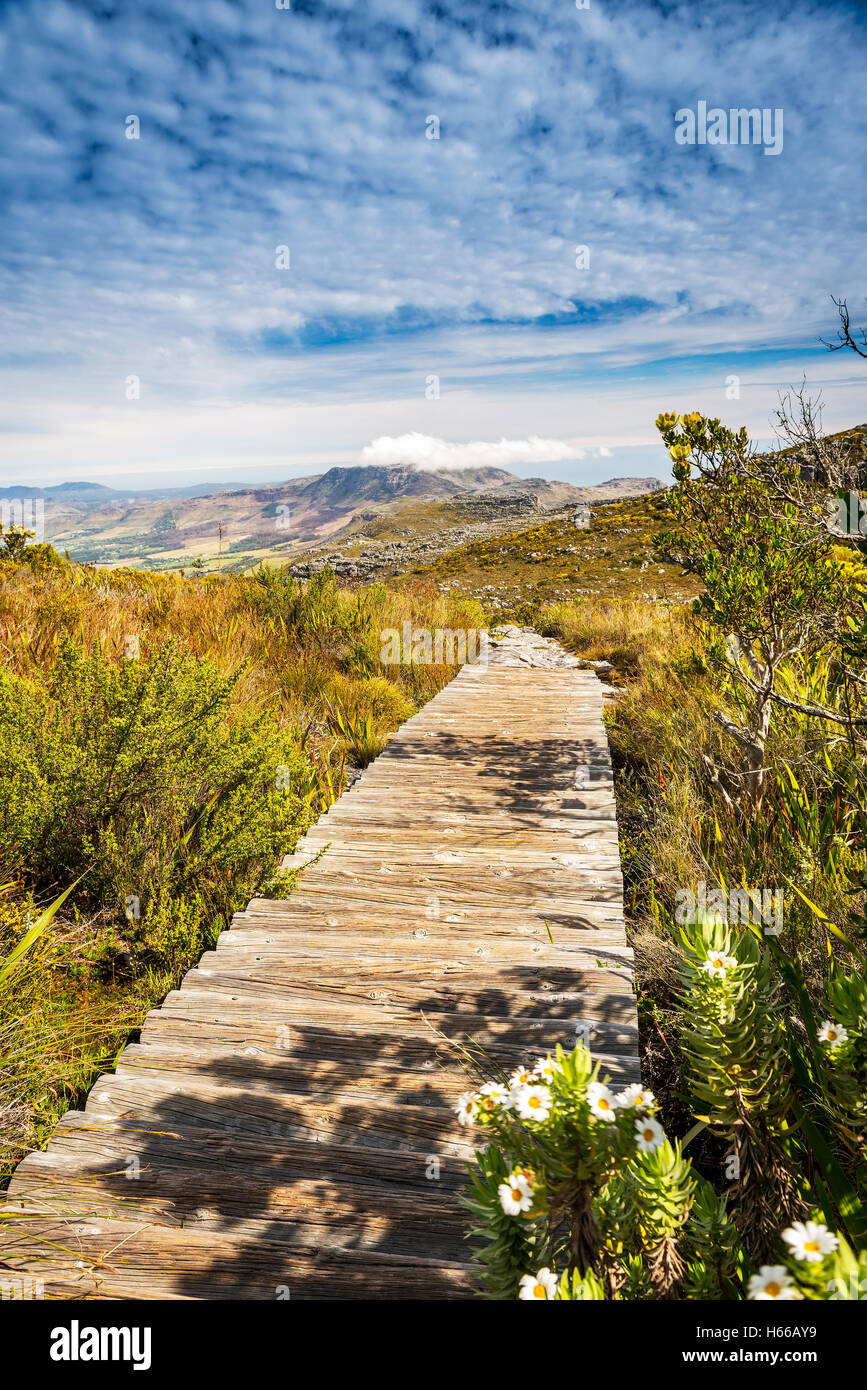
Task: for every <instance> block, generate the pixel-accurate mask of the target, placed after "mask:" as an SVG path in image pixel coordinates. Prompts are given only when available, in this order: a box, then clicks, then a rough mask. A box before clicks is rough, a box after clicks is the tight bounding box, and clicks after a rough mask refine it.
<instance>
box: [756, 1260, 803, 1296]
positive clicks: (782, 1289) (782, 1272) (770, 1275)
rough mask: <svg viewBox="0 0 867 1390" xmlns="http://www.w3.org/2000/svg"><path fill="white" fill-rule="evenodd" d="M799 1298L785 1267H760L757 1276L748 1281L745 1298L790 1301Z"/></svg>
mask: <svg viewBox="0 0 867 1390" xmlns="http://www.w3.org/2000/svg"><path fill="white" fill-rule="evenodd" d="M800 1297H801V1295H800V1293H799V1292H798V1290H797V1289H796V1287H795V1285H794V1284H793V1283H792V1278H791V1275H790V1274H789V1271H788V1270H787V1269H786V1266H785V1265H762V1267H761V1269H760V1270H759V1272H758V1274H754V1275H753V1276H752V1278H751V1279H750V1283H749V1288H748V1290H747V1298H754V1299H767V1298H782V1299H785V1300H791V1299H793V1298H800Z"/></svg>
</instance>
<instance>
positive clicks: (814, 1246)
mask: <svg viewBox="0 0 867 1390" xmlns="http://www.w3.org/2000/svg"><path fill="white" fill-rule="evenodd" d="M804 1249H805V1250H816V1251H818V1249H819V1242H818V1241H816V1240H805V1241H804Z"/></svg>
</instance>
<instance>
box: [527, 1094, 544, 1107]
mask: <svg viewBox="0 0 867 1390" xmlns="http://www.w3.org/2000/svg"><path fill="white" fill-rule="evenodd" d="M527 1104H528V1105H529V1106H530V1108H531V1110H538V1108H539V1106H540V1105H541V1104H542V1102H541V1101H540V1099H539V1097H538V1096H531V1097H530V1099H529V1100H528V1101H527Z"/></svg>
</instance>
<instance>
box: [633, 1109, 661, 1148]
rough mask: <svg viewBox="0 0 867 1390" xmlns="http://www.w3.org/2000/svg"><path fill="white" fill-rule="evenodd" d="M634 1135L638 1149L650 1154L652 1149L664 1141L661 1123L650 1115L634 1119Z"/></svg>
mask: <svg viewBox="0 0 867 1390" xmlns="http://www.w3.org/2000/svg"><path fill="white" fill-rule="evenodd" d="M635 1137H636V1139H637V1140H638V1148H639V1151H640V1152H641V1153H643V1154H652V1153H653V1150H654V1149H658V1148H659V1146H660V1144H664V1143H665V1131H664V1130H663V1128H662V1125H661V1124H660V1123H659V1120H654V1119H652V1118H651V1116H650V1115H644V1116H642V1118H641V1119H640V1120H636V1121H635Z"/></svg>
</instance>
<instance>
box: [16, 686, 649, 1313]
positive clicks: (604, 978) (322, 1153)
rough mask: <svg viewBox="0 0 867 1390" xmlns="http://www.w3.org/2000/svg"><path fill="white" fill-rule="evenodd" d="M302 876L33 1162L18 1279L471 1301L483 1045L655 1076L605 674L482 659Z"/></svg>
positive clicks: (268, 1294) (234, 935)
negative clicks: (461, 1119) (471, 1117)
mask: <svg viewBox="0 0 867 1390" xmlns="http://www.w3.org/2000/svg"><path fill="white" fill-rule="evenodd" d="M285 863H286V866H287V867H297V868H299V869H300V870H301V873H300V876H299V879H298V882H297V886H296V889H295V891H294V892H293V893H292V895H291V897H290V898H289V899H288V900H286V901H273V900H268V899H262V898H257V899H254V900H253V902H251V903H250V904H249V906H248V907H247V909H246V910H245V911H244V912H239V913H237V914H236V916H235V918H234V920H233V923H232V927H231V930H230V931H228V932H224V933H223V935H222V936H221V937H220V939H219V941H218V943H217V947H216V950H213V951H208V952H206V953H205V955H204V956H203V957H202V959H201V960H200V961H199V963H198V965H197V966H196V967H195V968H194V969H192V970H190V971H189V973H188V974H187V976H186V977H185V979H184V981H183V984H182V987H181V988H180V989H179V990H174V991H173V992H172V993H171V994H170V995H169V996H168V997H167V999H166V1000H165V1002H164V1003H163V1005H162V1007H161V1008H160V1009H158V1010H155V1011H154V1012H153V1013H151V1014H150V1015H149V1016H148V1019H147V1022H146V1024H145V1027H144V1028H143V1029H142V1032H141V1038H140V1041H138V1042H136V1043H133V1044H130V1045H129V1046H128V1047H127V1048H126V1049H125V1050H124V1052H123V1054H122V1055H121V1058H120V1060H119V1063H118V1067H117V1070H116V1072H115V1074H113V1075H111V1076H105V1077H103V1078H102V1079H101V1080H99V1081H98V1082H97V1083H96V1085H95V1086H94V1087H93V1090H92V1091H91V1093H90V1095H89V1097H88V1100H87V1105H86V1107H85V1109H84V1111H80V1112H73V1113H71V1114H68V1115H66V1116H65V1117H64V1119H63V1120H62V1121H61V1122H60V1123H59V1124H58V1126H57V1128H56V1130H55V1132H54V1135H53V1136H52V1139H51V1142H50V1143H49V1145H48V1147H47V1149H46V1150H45V1151H44V1152H41V1153H34V1154H31V1155H29V1156H28V1157H27V1158H26V1159H25V1160H24V1162H23V1163H21V1164H20V1166H19V1168H18V1169H17V1171H16V1173H15V1175H14V1178H13V1181H12V1184H11V1186H10V1189H9V1192H8V1195H7V1202H6V1214H7V1215H8V1216H10V1217H12V1216H14V1218H15V1219H14V1220H10V1221H9V1222H7V1223H6V1224H7V1227H8V1228H10V1231H11V1233H10V1234H7V1235H6V1236H5V1237H4V1246H5V1255H6V1262H7V1269H6V1271H4V1272H3V1274H2V1278H3V1279H4V1280H5V1281H6V1282H7V1283H8V1282H10V1281H12V1282H14V1281H15V1280H16V1279H18V1280H20V1281H21V1282H22V1284H23V1286H24V1287H25V1289H26V1286H27V1280H39V1281H42V1282H43V1284H44V1286H45V1291H46V1294H47V1295H48V1296H57V1297H61V1298H81V1299H87V1298H101V1299H126V1298H148V1299H154V1298H157V1299H161V1298H168V1299H236V1298H242V1299H280V1298H286V1297H290V1298H301V1299H305V1298H315V1299H334V1298H336V1299H345V1298H362V1299H363V1298H373V1299H380V1298H383V1299H403V1298H415V1299H430V1298H434V1299H439V1298H465V1297H468V1296H469V1295H470V1293H471V1291H472V1277H471V1271H470V1267H469V1261H468V1257H467V1252H466V1247H465V1244H464V1241H463V1229H464V1225H465V1218H464V1212H463V1209H462V1207H461V1206H460V1204H459V1200H458V1199H459V1193H460V1190H461V1188H462V1186H463V1183H464V1178H465V1171H466V1163H467V1160H468V1159H469V1158H470V1157H471V1155H472V1139H473V1135H472V1134H471V1133H469V1134H468V1133H467V1132H466V1131H464V1130H462V1129H461V1128H460V1126H459V1125H458V1124H457V1121H456V1119H455V1116H454V1110H453V1107H454V1103H455V1100H456V1098H457V1096H458V1094H459V1093H460V1092H461V1091H462V1090H464V1089H466V1086H467V1077H466V1073H465V1072H464V1070H463V1068H462V1065H461V1061H460V1057H459V1054H458V1048H459V1047H460V1046H461V1045H472V1044H480V1045H482V1046H484V1047H485V1048H486V1049H487V1050H488V1051H489V1052H490V1053H491V1054H492V1055H493V1056H494V1057H495V1058H496V1059H497V1060H499V1061H500V1062H502V1063H503V1064H504V1065H505V1066H507V1067H512V1066H515V1065H517V1064H518V1063H519V1062H522V1061H535V1059H536V1058H537V1057H538V1056H540V1055H544V1054H545V1053H546V1052H547V1051H549V1050H550V1049H552V1048H553V1047H554V1046H555V1045H556V1044H557V1043H558V1042H560V1043H562V1044H563V1045H564V1046H565V1047H570V1046H572V1045H574V1042H575V1040H576V1037H577V1036H578V1035H579V1032H581V1031H585V1030H589V1039H590V1045H591V1048H592V1050H593V1052H594V1055H595V1056H597V1057H599V1058H600V1059H601V1060H602V1062H603V1066H604V1067H605V1069H606V1070H607V1071H608V1072H609V1073H610V1075H611V1076H612V1077H613V1079H614V1080H615V1081H617V1082H620V1083H623V1082H628V1081H633V1080H638V1079H639V1075H640V1074H639V1067H638V1048H637V1026H636V1014H635V1001H634V996H633V993H632V982H631V964H632V953H631V951H630V950H629V948H628V946H627V943H626V935H625V929H624V923H623V899H622V879H621V874H620V861H619V856H618V847H617V822H616V815H615V807H614V796H613V784H612V770H611V763H610V758H609V753H608V744H607V740H606V737H605V731H604V727H603V723H602V695H601V692H600V688H599V683H598V681H597V679H596V677H595V676H593V675H590V674H587V673H584V672H579V671H573V670H570V671H560V670H551V671H549V670H533V669H527V668H526V667H525V666H521V665H519V666H507V665H500V666H497V665H492V666H490V667H488V668H487V669H485V670H483V669H481V668H478V667H469V666H467V667H464V668H463V670H462V671H461V672H460V674H459V675H458V676H457V677H456V679H455V680H454V681H452V683H451V684H450V685H449V686H447V687H446V688H445V689H444V690H443V691H442V692H441V693H440V694H439V695H438V696H436V698H435V699H433V700H431V701H430V703H429V704H427V705H426V706H425V707H424V709H423V710H422V711H421V712H420V713H419V714H417V715H415V716H414V717H413V718H412V719H410V720H409V721H408V722H407V723H406V724H405V725H404V726H403V728H402V729H401V730H400V731H399V732H398V733H397V734H396V735H395V737H394V738H393V739H392V741H391V742H390V743H389V745H388V747H387V749H386V750H385V752H384V753H383V754H382V755H381V756H380V757H379V758H378V759H377V760H376V762H375V763H373V764H372V765H371V767H370V768H368V770H367V771H366V772H365V773H364V775H363V776H362V777H361V778H360V780H359V781H358V782H357V783H356V785H355V786H354V787H353V788H352V789H351V790H350V791H348V792H347V793H346V794H345V795H344V796H343V797H341V799H340V800H339V801H338V802H336V803H335V805H334V806H333V807H332V808H331V809H330V810H329V811H328V812H327V813H326V814H325V815H323V816H322V817H321V818H320V820H319V821H318V822H317V824H316V825H315V826H313V827H312V829H311V830H310V831H309V832H308V834H307V835H306V836H305V837H304V838H303V840H302V841H301V842H300V843H299V845H298V846H297V847H296V850H295V853H294V854H293V855H292V856H290V857H288V858H287V860H286V861H285Z"/></svg>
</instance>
